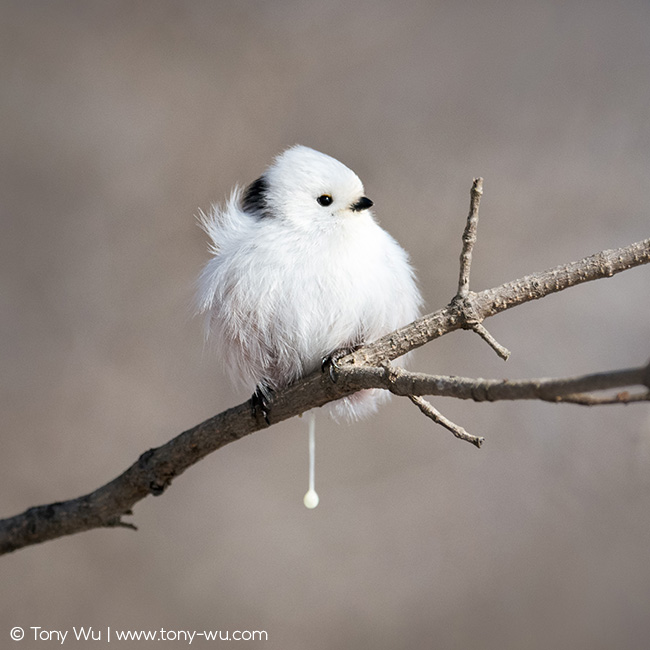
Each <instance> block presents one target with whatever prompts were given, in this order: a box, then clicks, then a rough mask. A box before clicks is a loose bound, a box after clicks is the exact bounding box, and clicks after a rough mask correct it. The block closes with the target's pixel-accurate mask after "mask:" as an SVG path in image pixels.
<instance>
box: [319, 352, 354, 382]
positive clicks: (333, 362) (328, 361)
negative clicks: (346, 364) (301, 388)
mask: <svg viewBox="0 0 650 650" xmlns="http://www.w3.org/2000/svg"><path fill="white" fill-rule="evenodd" d="M358 347H359V346H358V345H356V346H354V347H348V348H339V349H338V350H334V352H332V354H330V355H329V356H327V357H323V358H322V359H321V362H320V369H321V372H325V370H326V369H327V370H328V371H329V375H330V380H331V382H332V383H333V384H335V383H336V382H337V381H338V380H339V376H338V374H337V372H336V371H337V370H338V369H339V368H340V366H339V360H340V359H342V358H343V357H345V356H346V355H348V354H350V353H352V352H354V351H355V350H356V349H358Z"/></svg>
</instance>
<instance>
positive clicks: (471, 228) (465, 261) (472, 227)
mask: <svg viewBox="0 0 650 650" xmlns="http://www.w3.org/2000/svg"><path fill="white" fill-rule="evenodd" d="M482 195H483V179H482V178H475V179H474V183H473V184H472V189H471V191H470V202H469V214H468V215H467V225H466V226H465V230H464V231H463V249H462V251H461V254H460V273H459V275H458V292H457V293H456V296H457V297H458V298H460V299H462V298H466V297H467V294H468V293H469V273H470V267H471V266H472V251H473V250H474V244H475V243H476V229H477V227H478V208H479V204H480V202H481V196H482Z"/></svg>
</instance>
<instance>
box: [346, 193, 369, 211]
mask: <svg viewBox="0 0 650 650" xmlns="http://www.w3.org/2000/svg"><path fill="white" fill-rule="evenodd" d="M368 208H372V201H371V200H370V199H369V198H368V197H367V196H362V197H361V198H360V199H359V200H358V201H357V202H356V203H353V204H352V205H351V206H350V210H352V211H353V212H361V210H367V209H368Z"/></svg>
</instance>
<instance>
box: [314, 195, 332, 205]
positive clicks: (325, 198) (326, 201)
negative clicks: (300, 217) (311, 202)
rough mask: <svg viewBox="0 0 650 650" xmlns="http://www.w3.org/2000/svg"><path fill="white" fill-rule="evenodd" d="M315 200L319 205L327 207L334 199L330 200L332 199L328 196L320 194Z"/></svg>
mask: <svg viewBox="0 0 650 650" xmlns="http://www.w3.org/2000/svg"><path fill="white" fill-rule="evenodd" d="M316 200H317V201H318V203H319V204H320V205H322V206H327V205H331V204H332V201H333V200H334V199H332V197H331V196H330V195H329V194H321V195H320V196H319V197H318V198H317V199H316Z"/></svg>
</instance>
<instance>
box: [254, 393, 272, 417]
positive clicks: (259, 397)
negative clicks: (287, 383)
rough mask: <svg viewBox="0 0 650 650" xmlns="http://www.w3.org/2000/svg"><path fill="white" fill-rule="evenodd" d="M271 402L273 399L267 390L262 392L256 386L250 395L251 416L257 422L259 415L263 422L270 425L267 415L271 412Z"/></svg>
mask: <svg viewBox="0 0 650 650" xmlns="http://www.w3.org/2000/svg"><path fill="white" fill-rule="evenodd" d="M272 402H273V397H272V394H271V391H270V390H269V389H266V391H262V389H261V388H260V387H259V386H258V387H257V388H256V389H255V392H254V393H253V394H252V395H251V416H252V417H253V418H254V419H255V420H257V414H258V413H259V414H260V415H261V416H262V417H263V418H264V421H265V422H266V423H267V424H269V425H270V424H271V421H270V420H269V414H270V412H271V403H272Z"/></svg>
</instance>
